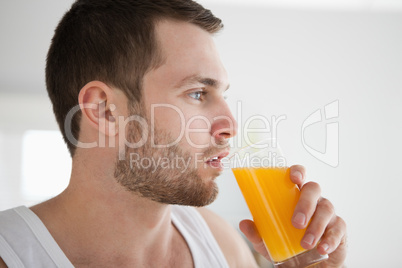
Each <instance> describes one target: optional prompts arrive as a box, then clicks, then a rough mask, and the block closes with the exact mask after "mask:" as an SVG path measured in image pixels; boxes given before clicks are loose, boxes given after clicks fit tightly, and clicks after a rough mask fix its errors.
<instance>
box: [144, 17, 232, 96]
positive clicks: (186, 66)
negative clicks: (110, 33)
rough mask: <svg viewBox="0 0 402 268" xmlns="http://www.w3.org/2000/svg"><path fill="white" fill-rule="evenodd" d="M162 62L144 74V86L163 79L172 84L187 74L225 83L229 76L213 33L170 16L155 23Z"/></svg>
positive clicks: (225, 84)
mask: <svg viewBox="0 0 402 268" xmlns="http://www.w3.org/2000/svg"><path fill="white" fill-rule="evenodd" d="M155 34H156V39H157V41H158V46H159V49H160V51H161V52H162V58H163V59H164V60H163V63H162V64H161V65H160V66H159V67H158V68H156V69H154V70H151V71H150V72H149V73H147V74H146V75H145V77H144V89H146V88H147V86H151V85H155V84H156V83H163V86H164V87H172V88H173V87H175V86H177V85H178V84H179V83H180V81H182V80H183V79H185V78H186V77H205V78H210V79H212V80H216V81H218V82H219V84H220V85H222V86H227V84H228V78H227V73H226V70H225V68H224V67H223V64H222V62H221V60H220V57H219V53H218V51H217V49H216V46H215V43H214V40H213V38H212V35H211V34H210V33H208V32H207V31H205V30H203V29H201V28H200V27H199V26H196V25H193V24H191V23H187V22H177V21H172V20H164V21H160V22H158V23H157V24H156V27H155Z"/></svg>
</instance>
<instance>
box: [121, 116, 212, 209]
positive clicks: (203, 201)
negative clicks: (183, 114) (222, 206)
mask: <svg viewBox="0 0 402 268" xmlns="http://www.w3.org/2000/svg"><path fill="white" fill-rule="evenodd" d="M132 114H133V113H132ZM137 114H138V113H137ZM143 114H144V113H142V114H141V116H143V118H146V117H145V116H144V115H143ZM146 119H147V121H148V122H149V120H148V118H146ZM128 128H129V129H128V139H127V140H128V141H129V142H132V143H135V142H136V141H138V136H139V135H141V134H142V130H141V129H140V127H139V126H138V125H137V124H136V123H135V122H130V123H129V126H128ZM148 133H150V131H149V132H148ZM154 136H155V137H154V144H168V143H169V141H173V140H174V139H173V138H172V137H171V135H170V134H169V133H166V132H163V131H161V130H158V129H157V127H156V126H155V135H154ZM132 154H136V155H137V156H139V157H140V158H148V159H150V160H152V159H154V160H155V161H150V162H149V163H152V164H151V165H150V166H148V165H147V166H146V167H144V166H142V165H131V164H130V155H132ZM158 159H170V160H173V159H182V160H183V161H185V163H188V166H185V165H182V166H177V165H170V166H165V167H164V166H162V165H155V163H158V162H157V161H158ZM183 163H184V162H183ZM195 163H196V162H195V161H194V156H192V155H191V154H190V152H186V151H184V150H182V149H181V148H180V146H179V144H174V145H172V146H169V147H165V148H154V147H153V146H152V145H151V137H150V135H148V139H147V142H146V143H145V144H144V145H143V146H141V147H139V148H127V150H126V154H125V159H124V160H119V157H116V164H115V172H114V176H115V178H116V180H117V182H118V183H119V184H120V185H122V186H123V187H124V188H125V189H126V190H128V191H130V192H132V193H133V194H137V195H139V196H141V197H144V198H148V199H150V200H152V201H155V202H159V203H163V204H177V205H185V206H196V207H201V206H206V205H209V204H210V203H212V202H213V201H214V200H215V199H216V197H217V195H218V187H217V185H216V183H215V181H214V180H213V179H212V178H206V180H205V181H204V180H203V178H202V177H201V176H200V175H199V173H198V170H197V168H196V164H195Z"/></svg>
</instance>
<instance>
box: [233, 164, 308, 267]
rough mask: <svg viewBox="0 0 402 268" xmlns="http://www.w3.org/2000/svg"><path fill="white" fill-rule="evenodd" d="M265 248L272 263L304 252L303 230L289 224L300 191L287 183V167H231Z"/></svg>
mask: <svg viewBox="0 0 402 268" xmlns="http://www.w3.org/2000/svg"><path fill="white" fill-rule="evenodd" d="M232 171H233V173H234V175H235V177H236V180H237V183H238V185H239V187H240V190H241V192H242V193H243V196H244V199H245V200H246V202H247V205H248V208H249V209H250V212H251V214H252V216H253V219H254V222H255V224H256V226H257V229H258V232H259V233H260V235H261V237H262V239H263V241H264V243H265V246H266V247H267V249H268V252H269V254H270V256H271V259H272V260H273V261H274V262H282V261H284V260H286V259H289V258H291V257H293V256H295V255H297V254H300V253H302V252H304V251H306V250H305V249H304V248H302V247H301V246H300V242H301V240H302V237H303V235H304V233H305V229H304V230H301V229H296V228H295V227H293V225H292V215H293V212H294V209H295V207H296V203H297V201H298V200H299V196H300V191H299V189H298V188H297V187H296V185H295V184H293V183H292V182H291V181H290V178H289V168H233V169H232Z"/></svg>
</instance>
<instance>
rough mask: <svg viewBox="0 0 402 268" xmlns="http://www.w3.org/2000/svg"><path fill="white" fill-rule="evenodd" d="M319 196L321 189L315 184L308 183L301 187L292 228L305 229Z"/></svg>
mask: <svg viewBox="0 0 402 268" xmlns="http://www.w3.org/2000/svg"><path fill="white" fill-rule="evenodd" d="M320 196H321V188H320V186H319V185H318V184H317V183H315V182H308V183H306V184H304V185H303V187H302V189H301V190H300V198H299V201H298V202H297V205H296V208H295V211H294V213H293V217H292V223H293V226H294V227H296V228H298V229H303V228H306V226H307V223H308V222H309V221H310V219H311V217H312V216H313V214H314V212H315V210H316V207H317V203H318V201H319V199H320Z"/></svg>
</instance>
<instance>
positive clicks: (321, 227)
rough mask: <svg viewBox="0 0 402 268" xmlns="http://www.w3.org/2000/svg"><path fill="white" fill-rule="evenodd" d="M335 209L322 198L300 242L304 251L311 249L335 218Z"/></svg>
mask: <svg viewBox="0 0 402 268" xmlns="http://www.w3.org/2000/svg"><path fill="white" fill-rule="evenodd" d="M335 216H336V215H335V209H334V206H333V205H332V203H331V202H330V201H329V200H327V199H325V198H322V199H321V200H320V202H318V204H317V209H316V211H315V213H314V216H313V218H312V219H311V222H310V224H309V226H308V228H307V230H306V233H305V234H304V237H303V239H302V241H301V246H302V247H303V248H305V249H312V248H313V247H315V245H316V244H317V242H318V241H319V240H320V238H321V237H322V236H323V234H324V232H325V230H326V229H327V226H329V223H330V222H331V220H333V219H334V218H335Z"/></svg>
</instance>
